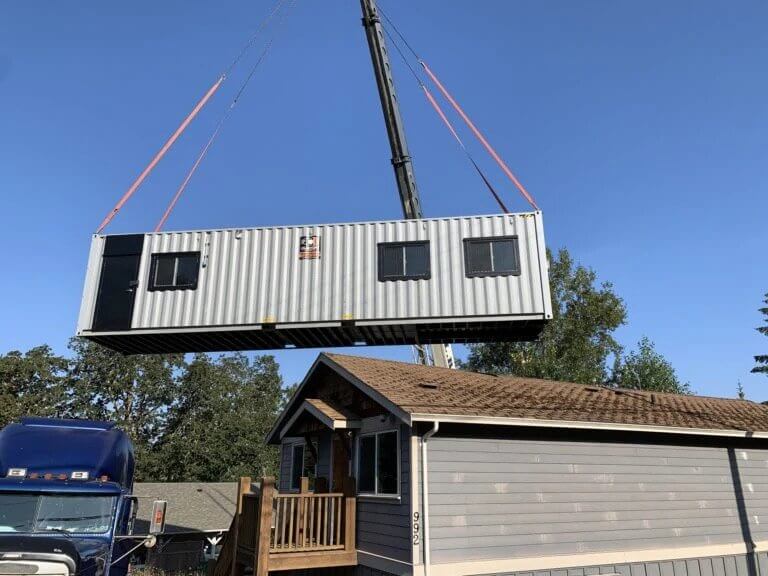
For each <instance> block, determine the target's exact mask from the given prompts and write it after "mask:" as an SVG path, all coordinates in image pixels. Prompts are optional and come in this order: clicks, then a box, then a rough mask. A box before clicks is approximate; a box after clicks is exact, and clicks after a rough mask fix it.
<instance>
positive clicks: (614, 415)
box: [325, 354, 768, 432]
mask: <svg viewBox="0 0 768 576" xmlns="http://www.w3.org/2000/svg"><path fill="white" fill-rule="evenodd" d="M325 356H326V358H327V359H328V360H330V363H331V364H336V365H337V366H338V367H340V368H341V369H342V370H343V371H346V372H348V373H349V374H351V375H353V376H354V377H355V378H357V379H358V380H360V381H362V382H363V383H365V384H366V385H368V386H370V387H371V388H373V389H374V390H376V391H377V392H379V393H380V394H381V395H383V396H384V397H385V398H387V399H388V400H389V401H390V402H392V403H393V404H395V405H397V406H399V407H400V408H401V409H402V410H403V411H405V412H408V413H410V414H444V415H453V416H482V417H503V418H524V419H536V420H547V421H571V422H598V423H608V424H630V425H645V426H664V427H674V428H692V429H706V430H740V431H751V432H768V407H766V406H763V405H761V404H757V403H755V402H750V401H747V400H736V399H727V398H711V397H703V396H688V395H679V394H669V393H660V392H644V391H637V390H621V389H610V388H607V387H603V386H587V385H583V384H574V383H572V382H556V381H552V380H538V379H534V378H516V377H511V376H493V375H488V374H478V373H474V372H466V371H463V370H450V369H446V368H436V367H431V366H422V365H418V364H407V363H404V362H394V361H390V360H376V359H372V358H362V357H358V356H346V355H342V354H325Z"/></svg>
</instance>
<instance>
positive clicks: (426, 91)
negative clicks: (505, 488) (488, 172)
mask: <svg viewBox="0 0 768 576" xmlns="http://www.w3.org/2000/svg"><path fill="white" fill-rule="evenodd" d="M381 14H382V16H384V18H385V19H386V20H387V22H389V23H390V25H392V27H393V28H395V26H394V24H392V21H391V20H390V19H389V18H387V15H386V14H384V12H383V11H382V12H381ZM383 28H384V33H385V34H386V35H387V37H388V38H389V39H390V41H391V42H392V45H393V46H394V47H395V49H396V50H397V53H398V54H400V58H401V59H402V60H403V63H404V64H405V65H406V66H407V67H408V70H410V71H411V75H413V77H414V79H415V80H416V82H417V83H418V85H419V87H420V88H421V89H422V91H423V92H424V96H426V97H427V102H429V103H430V104H431V105H432V108H434V110H435V112H437V115H438V116H439V117H440V119H441V120H442V121H443V124H445V126H446V127H447V128H448V131H449V132H450V133H451V135H453V137H454V139H455V140H456V142H458V144H459V147H460V148H461V150H462V151H463V152H464V155H465V156H466V157H467V159H468V160H469V161H470V162H471V163H472V166H474V168H475V171H476V172H477V173H478V175H479V176H480V178H482V180H483V182H484V183H485V186H486V188H488V190H489V192H490V193H491V195H492V196H493V198H494V200H496V203H497V204H498V205H499V208H501V211H502V212H504V213H505V214H509V210H508V209H507V207H506V206H505V205H504V202H502V200H501V197H500V196H499V195H498V194H497V193H496V190H495V189H494V187H493V185H492V184H491V181H490V180H488V178H486V176H485V174H484V173H483V171H482V170H481V169H480V166H479V165H478V164H477V162H475V159H474V158H473V157H472V154H470V153H469V150H467V147H466V146H464V142H463V141H462V140H461V138H460V137H459V134H458V132H456V129H455V128H454V127H453V124H451V121H450V120H448V117H447V116H446V115H445V112H443V109H442V107H441V106H440V104H438V102H437V100H436V99H435V97H434V96H433V95H432V92H430V91H429V88H427V86H426V84H424V82H422V81H421V78H419V75H418V74H417V73H416V70H414V69H413V66H411V64H410V62H408V58H406V57H405V54H403V51H402V50H401V49H400V46H399V44H398V43H397V41H396V40H395V39H394V38H393V37H392V34H390V33H389V29H388V28H387V27H386V26H384V27H383ZM395 32H397V34H398V36H400V39H401V40H402V41H403V42H404V43H405V45H406V46H408V49H409V50H411V52H413V48H411V46H410V44H408V41H407V40H406V39H405V38H404V37H403V36H402V34H400V32H399V31H398V30H397V28H395ZM414 54H415V53H414ZM416 59H417V60H418V56H416Z"/></svg>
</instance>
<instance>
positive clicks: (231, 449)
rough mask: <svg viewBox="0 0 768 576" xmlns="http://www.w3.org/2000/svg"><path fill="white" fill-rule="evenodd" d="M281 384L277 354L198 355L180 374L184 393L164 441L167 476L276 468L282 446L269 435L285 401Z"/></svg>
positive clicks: (213, 476) (231, 474) (211, 476)
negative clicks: (251, 356) (270, 440)
mask: <svg viewBox="0 0 768 576" xmlns="http://www.w3.org/2000/svg"><path fill="white" fill-rule="evenodd" d="M281 384H282V380H281V378H280V374H279V371H278V365H277V363H276V362H275V360H274V358H273V357H272V356H261V357H256V358H255V359H254V360H249V359H248V357H246V356H245V355H243V354H235V355H232V356H220V357H218V358H216V359H212V358H211V357H210V356H208V355H205V354H199V355H197V356H195V357H194V359H193V360H192V362H190V364H189V365H188V366H187V369H186V370H185V372H184V374H183V375H182V377H181V385H182V388H183V390H184V394H183V395H182V396H181V400H180V402H179V403H178V404H177V405H176V406H175V407H174V409H173V411H172V413H171V416H170V423H169V431H168V434H166V435H165V436H164V438H163V440H162V442H161V444H160V445H159V454H160V456H161V458H162V461H163V463H164V467H163V468H164V476H163V478H162V479H163V480H164V481H168V482H178V481H181V480H188V479H190V478H195V479H197V480H200V481H215V480H219V479H221V478H237V477H239V476H247V475H253V476H256V475H263V474H267V473H274V471H275V469H276V465H277V451H276V450H274V448H273V447H271V446H266V445H265V443H264V438H265V436H266V435H267V432H269V429H270V428H271V427H272V424H273V423H274V420H275V416H276V414H277V413H278V410H279V407H280V403H281V398H282V396H281Z"/></svg>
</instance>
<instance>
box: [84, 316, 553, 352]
mask: <svg viewBox="0 0 768 576" xmlns="http://www.w3.org/2000/svg"><path fill="white" fill-rule="evenodd" d="M544 323H545V322H544V320H541V319H525V320H509V319H504V320H487V321H482V322H477V321H473V322H460V321H458V322H456V321H453V322H440V323H414V324H407V323H401V324H377V325H365V326H361V325H355V324H349V325H346V324H345V325H341V326H332V327H328V326H323V327H317V326H312V325H306V326H300V327H296V326H294V327H291V328H274V327H256V328H247V327H236V328H235V327H233V328H232V329H231V330H227V329H220V328H219V329H216V330H208V331H206V330H200V329H198V330H188V331H180V330H170V329H169V330H162V329H159V330H153V331H141V332H138V331H127V332H111V333H93V332H89V333H84V334H81V335H82V336H83V337H85V338H87V339H89V340H92V341H94V342H98V343H99V344H102V345H104V346H106V347H107V348H111V349H112V350H115V351H117V352H122V353H124V354H168V353H188V352H226V351H235V350H280V349H285V348H333V347H348V346H385V345H403V344H405V345H410V344H473V343H478V342H528V341H532V340H536V339H537V338H538V337H539V335H540V334H541V331H542V330H543V328H544Z"/></svg>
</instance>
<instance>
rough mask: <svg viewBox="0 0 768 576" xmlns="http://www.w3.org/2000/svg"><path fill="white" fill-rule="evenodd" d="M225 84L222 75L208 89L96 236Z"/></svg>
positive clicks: (109, 215) (110, 214) (104, 221)
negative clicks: (222, 84)
mask: <svg viewBox="0 0 768 576" xmlns="http://www.w3.org/2000/svg"><path fill="white" fill-rule="evenodd" d="M222 82H224V76H223V75H222V76H221V77H219V79H218V80H217V81H216V82H215V83H214V84H213V86H211V87H210V88H209V89H208V92H206V93H205V96H203V97H202V98H201V99H200V101H199V102H198V103H197V105H196V106H195V107H194V108H193V109H192V112H190V113H189V115H188V116H187V117H186V118H184V121H183V122H182V123H181V124H180V125H179V127H178V128H176V131H175V132H174V133H173V134H171V137H170V138H168V140H167V141H166V143H165V144H163V147H162V148H160V151H159V152H158V153H157V154H155V157H154V158H152V161H151V162H150V163H149V164H148V165H147V167H146V168H144V171H143V172H142V173H141V174H139V177H138V178H136V180H135V181H134V182H133V184H131V187H130V188H128V191H127V192H126V193H125V194H123V197H122V198H120V200H119V201H118V203H117V204H115V207H114V208H112V210H110V211H109V214H107V216H106V217H105V218H104V220H103V221H102V222H101V224H100V225H99V227H98V229H97V230H96V234H100V233H101V231H102V230H104V228H106V226H107V224H109V223H110V222H111V221H112V219H113V218H114V217H115V216H116V215H117V213H118V212H119V211H120V209H121V208H122V207H123V205H124V204H125V203H126V202H128V200H129V199H130V197H131V196H133V194H134V192H136V190H138V189H139V186H141V184H142V182H144V180H145V179H146V177H147V176H149V173H150V172H152V170H153V169H154V167H155V166H157V163H158V162H160V160H161V159H162V158H163V156H165V154H166V152H168V150H169V149H170V148H171V146H173V144H174V142H176V140H178V139H179V136H181V134H182V133H183V132H184V130H186V128H187V126H189V124H190V122H192V120H194V119H195V116H197V115H198V113H199V112H200V110H202V108H203V106H205V105H206V104H207V103H208V100H210V99H211V97H212V96H213V95H214V94H215V93H216V91H217V90H218V89H219V86H221V83H222Z"/></svg>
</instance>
